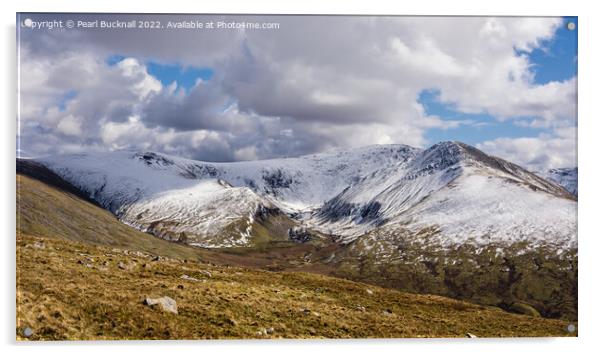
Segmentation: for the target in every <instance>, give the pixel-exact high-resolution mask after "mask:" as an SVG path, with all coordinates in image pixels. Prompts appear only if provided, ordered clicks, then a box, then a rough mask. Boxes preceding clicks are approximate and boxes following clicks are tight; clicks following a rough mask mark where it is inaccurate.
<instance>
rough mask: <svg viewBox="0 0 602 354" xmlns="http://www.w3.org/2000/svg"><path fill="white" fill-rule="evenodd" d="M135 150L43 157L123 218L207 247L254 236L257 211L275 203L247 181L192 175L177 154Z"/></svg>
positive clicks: (241, 242) (238, 242)
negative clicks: (174, 157) (237, 184)
mask: <svg viewBox="0 0 602 354" xmlns="http://www.w3.org/2000/svg"><path fill="white" fill-rule="evenodd" d="M152 157H153V159H152V161H151V159H150V158H149V156H148V155H144V154H137V153H131V152H113V153H104V154H78V155H69V156H57V157H49V158H44V159H40V160H39V161H40V162H41V163H43V164H45V165H46V166H47V167H49V168H50V169H52V170H53V171H54V172H55V173H57V174H58V175H60V176H61V177H62V178H64V179H65V180H67V181H68V182H70V183H72V184H73V185H75V186H76V187H78V188H79V189H81V190H82V191H84V192H85V193H88V194H89V195H90V196H91V197H92V198H93V199H94V200H96V201H97V202H99V203H100V204H101V205H102V206H103V207H105V208H107V209H108V210H110V211H111V212H113V213H114V214H116V215H117V216H118V217H119V219H120V220H121V221H122V222H124V223H126V224H129V225H132V226H134V227H136V228H138V229H141V230H143V231H147V232H151V233H153V234H155V235H156V236H160V237H162V238H166V239H170V240H178V241H183V242H187V243H189V244H193V245H198V246H204V247H227V246H242V245H246V244H248V242H249V237H250V234H251V228H252V226H253V222H254V217H255V215H256V214H257V213H258V212H260V211H261V210H262V209H268V208H273V206H272V205H271V203H269V202H268V201H267V200H265V199H264V198H261V197H260V196H258V195H256V194H255V193H254V192H253V191H251V190H250V189H249V188H246V187H232V186H230V185H229V184H228V183H226V182H224V181H223V180H219V179H216V178H207V179H203V180H199V179H193V178H190V176H189V175H188V174H187V170H186V169H185V168H183V166H180V165H176V164H175V163H174V162H173V161H172V160H169V159H167V158H163V157H161V156H159V155H153V156H152ZM222 234H223V235H222Z"/></svg>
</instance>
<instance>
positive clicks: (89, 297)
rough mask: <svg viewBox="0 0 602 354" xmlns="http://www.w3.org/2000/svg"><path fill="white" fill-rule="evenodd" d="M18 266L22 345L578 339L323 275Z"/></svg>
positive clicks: (97, 264) (71, 261) (108, 254)
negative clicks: (161, 301) (160, 304)
mask: <svg viewBox="0 0 602 354" xmlns="http://www.w3.org/2000/svg"><path fill="white" fill-rule="evenodd" d="M17 257H18V258H17V264H18V271H17V337H18V339H26V338H24V337H23V335H22V333H23V331H24V329H25V328H30V329H31V330H32V333H33V334H32V335H31V337H29V339H32V340H52V339H54V340H57V339H58V340H60V339H201V338H281V337H282V338H322V337H326V338H365V337H372V338H374V337H465V336H466V334H467V333H472V334H475V335H477V336H479V337H489V336H491V337H499V336H567V335H575V334H574V333H573V334H571V333H569V332H567V331H566V328H567V326H568V323H567V322H564V321H560V320H551V319H544V318H533V317H528V316H524V315H516V314H510V313H507V312H504V311H503V310H500V309H496V308H490V307H484V306H479V305H474V304H470V303H466V302H461V301H457V300H452V299H448V298H444V297H438V296H429V295H413V294H406V293H402V292H399V291H396V290H391V289H383V288H379V287H376V286H370V285H366V284H362V283H356V282H351V281H348V280H342V279H338V278H333V277H327V276H323V275H317V274H307V273H289V272H268V271H260V270H250V269H247V268H236V267H223V266H210V265H208V264H203V263H199V262H193V261H187V262H185V261H182V260H177V259H170V258H167V259H165V258H164V259H160V260H156V261H154V260H153V257H152V256H151V255H150V254H146V253H140V252H139V253H135V254H133V253H132V252H128V251H120V250H118V249H111V248H107V247H101V246H94V245H90V244H84V243H76V242H70V241H60V240H52V239H47V238H36V237H32V236H27V235H21V236H19V237H18V238H17ZM182 276H188V277H189V278H188V279H184V278H182ZM190 278H193V279H190ZM147 296H150V297H152V298H155V297H162V296H169V297H171V298H173V299H174V300H176V302H177V307H178V314H174V313H169V312H164V311H162V310H161V309H159V308H153V307H149V306H146V305H144V304H143V300H144V298H145V297H147Z"/></svg>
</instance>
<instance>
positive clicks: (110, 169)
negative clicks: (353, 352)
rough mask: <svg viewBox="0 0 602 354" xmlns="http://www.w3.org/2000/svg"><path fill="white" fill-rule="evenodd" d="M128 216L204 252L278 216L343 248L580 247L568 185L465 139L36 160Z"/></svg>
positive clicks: (247, 235) (281, 233)
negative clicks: (413, 243)
mask: <svg viewBox="0 0 602 354" xmlns="http://www.w3.org/2000/svg"><path fill="white" fill-rule="evenodd" d="M37 161H39V162H41V163H42V164H44V165H45V166H47V167H48V168H50V169H51V170H53V171H54V172H55V173H57V174H58V175H60V176H61V177H62V178H64V179H65V180H67V181H68V182H70V183H71V184H73V185H75V186H76V187H78V188H80V189H81V190H82V191H84V192H85V193H87V194H89V195H90V196H91V197H92V198H93V199H95V200H96V201H98V202H99V203H100V204H101V205H103V206H104V207H105V208H107V209H109V210H110V211H112V212H113V213H115V214H116V215H117V216H118V217H119V218H120V220H122V221H123V222H125V223H127V224H130V225H132V226H134V227H137V228H139V229H141V230H145V231H148V232H152V233H153V234H155V235H157V236H160V237H163V238H167V239H171V240H179V241H183V242H187V243H190V244H193V245H198V246H203V247H228V246H244V245H249V244H250V243H251V242H252V240H253V238H254V236H255V235H256V233H257V232H259V231H258V230H261V229H262V228H264V226H265V225H267V224H270V225H273V224H275V223H270V222H265V221H266V220H267V219H269V218H271V217H278V218H279V219H278V220H279V223H278V225H280V226H279V229H278V230H268V232H271V233H274V234H277V236H278V237H288V232H287V231H288V228H294V227H296V226H301V227H302V228H309V229H311V230H314V231H319V232H321V233H326V234H332V235H333V236H335V237H339V239H340V240H342V241H343V242H344V243H349V242H351V241H353V240H355V239H356V238H358V237H360V236H362V235H364V234H366V233H371V234H374V233H372V231H374V230H376V229H378V230H381V229H382V230H389V231H392V232H402V231H403V232H404V233H410V234H412V233H421V232H423V231H424V230H427V229H428V230H430V234H431V235H432V238H433V239H438V240H439V241H438V242H440V243H442V244H445V243H448V242H464V241H466V240H474V241H475V242H487V241H488V240H507V241H510V242H512V241H518V240H548V239H554V240H559V242H560V241H562V242H561V243H563V244H570V243H571V242H576V235H575V233H576V232H575V230H576V201H575V198H574V197H573V196H572V195H570V194H569V193H567V191H566V190H565V189H563V188H562V187H560V186H558V185H557V184H555V183H552V182H549V181H547V180H545V179H543V178H540V177H538V176H536V175H534V174H532V173H530V172H528V171H526V170H524V169H522V168H521V167H519V166H517V165H514V164H512V163H509V162H507V161H504V160H501V159H498V158H495V157H491V156H488V155H486V154H484V153H482V152H481V151H479V150H477V149H475V148H473V147H470V146H468V145H465V144H462V143H452V142H447V143H440V144H437V145H434V146H432V147H431V148H429V149H427V150H420V149H416V148H412V147H409V146H405V145H377V146H368V147H363V148H357V149H352V150H348V151H337V152H332V153H323V154H315V155H307V156H301V157H297V158H283V159H272V160H261V161H249V162H233V163H209V162H201V161H194V160H188V159H183V158H178V157H173V156H168V155H165V154H159V153H154V152H128V151H120V152H110V153H93V154H76V155H66V156H53V157H46V158H41V159H37Z"/></svg>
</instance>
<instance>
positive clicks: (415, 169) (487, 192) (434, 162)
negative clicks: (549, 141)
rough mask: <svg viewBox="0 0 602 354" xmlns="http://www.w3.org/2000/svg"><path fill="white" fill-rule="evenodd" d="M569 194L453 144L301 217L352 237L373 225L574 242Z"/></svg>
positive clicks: (465, 237) (437, 235)
mask: <svg viewBox="0 0 602 354" xmlns="http://www.w3.org/2000/svg"><path fill="white" fill-rule="evenodd" d="M576 207H577V203H576V201H575V200H574V198H573V196H571V195H570V194H569V193H567V192H566V191H565V190H564V189H563V188H561V187H559V186H558V185H556V184H554V183H550V182H549V181H547V180H545V179H543V178H540V177H538V176H536V175H534V174H532V173H530V172H528V171H526V170H525V169H523V168H521V167H519V166H517V165H515V164H512V163H509V162H507V161H504V160H502V159H499V158H496V157H492V156H488V155H486V154H484V153H483V152H481V151H479V150H477V149H475V148H473V147H471V146H468V145H465V144H462V143H456V142H445V143H440V144H437V145H434V146H432V147H431V148H429V149H427V150H425V151H423V152H421V153H419V154H417V155H416V157H415V158H414V159H412V160H409V161H407V162H405V163H401V164H398V165H396V166H389V167H386V168H384V169H382V170H379V171H375V172H373V173H372V174H371V175H368V176H365V177H364V178H362V179H361V180H360V181H358V182H356V183H354V184H353V185H351V186H350V187H349V188H347V189H345V191H343V192H342V193H341V194H339V195H338V196H336V197H335V198H333V199H331V200H330V201H328V202H327V203H326V204H325V205H324V206H323V207H322V208H321V209H320V210H319V211H317V212H316V213H315V214H314V215H313V216H312V217H311V218H309V219H308V220H307V221H306V222H307V223H308V224H309V225H311V226H312V227H314V228H316V229H319V230H321V231H322V232H325V233H333V234H336V235H341V236H343V240H344V241H345V242H351V241H353V240H355V239H356V238H357V237H360V236H361V235H364V234H366V233H368V232H370V231H372V230H374V229H376V228H379V229H383V230H389V231H391V230H392V231H397V232H410V233H415V234H416V233H421V232H424V230H429V235H430V238H431V241H432V240H434V239H437V243H439V244H446V243H461V242H466V241H469V240H470V241H473V242H476V243H488V242H492V241H510V242H514V241H522V240H527V241H546V242H547V241H550V240H551V241H554V243H558V244H563V245H571V244H572V243H574V242H576V221H577V220H576V211H577V209H576Z"/></svg>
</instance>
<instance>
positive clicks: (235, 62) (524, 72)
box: [17, 14, 577, 170]
mask: <svg viewBox="0 0 602 354" xmlns="http://www.w3.org/2000/svg"><path fill="white" fill-rule="evenodd" d="M25 19H30V20H31V22H30V21H28V26H25V25H24V21H25ZM96 19H98V20H105V21H114V20H123V21H128V20H148V21H160V23H161V26H167V24H168V21H183V20H194V21H199V22H203V23H206V22H209V21H214V22H215V23H217V21H225V22H231V21H236V22H259V23H277V24H278V25H279V26H278V28H277V29H167V28H163V29H99V28H87V29H86V28H72V29H69V28H66V27H64V28H57V27H55V28H52V29H49V28H41V29H37V28H34V27H32V26H31V24H32V23H39V22H40V21H46V20H62V21H64V23H65V21H67V20H74V21H79V20H82V21H83V20H86V21H93V20H96ZM17 21H18V23H17V26H18V29H19V30H18V43H19V89H20V91H19V93H20V94H19V99H20V104H19V132H18V134H19V136H18V144H19V146H18V147H17V148H18V152H19V154H20V155H22V156H29V157H35V156H41V155H47V154H63V153H75V152H82V151H103V150H116V149H137V150H138V149H145V150H154V151H160V152H164V153H169V154H176V155H180V156H184V157H189V158H194V159H200V160H207V161H236V160H252V159H264V158H271V157H281V156H298V155H302V154H308V153H315V152H320V151H327V150H330V149H334V148H350V147H355V146H363V145H369V144H392V143H401V144H408V145H412V146H416V147H428V146H430V145H432V144H434V143H436V142H439V141H444V140H459V141H464V142H466V143H469V144H472V145H475V146H477V147H479V148H481V149H483V150H484V151H486V152H489V153H492V154H494V155H497V156H500V157H503V158H507V159H509V160H511V161H513V162H516V163H519V164H522V165H524V166H527V167H528V168H530V169H533V170H543V169H547V168H551V167H571V166H576V133H577V112H576V101H577V92H576V90H577V89H576V72H577V30H576V29H574V30H569V29H568V23H569V22H573V23H576V18H478V17H470V18H461V17H340V16H338V17H327V16H311V17H308V16H171V15H169V16H168V15H146V16H140V15H107V14H103V15H81V14H80V15H57V14H46V15H45V14H21V15H20V17H18V19H17ZM76 23H77V22H76Z"/></svg>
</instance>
